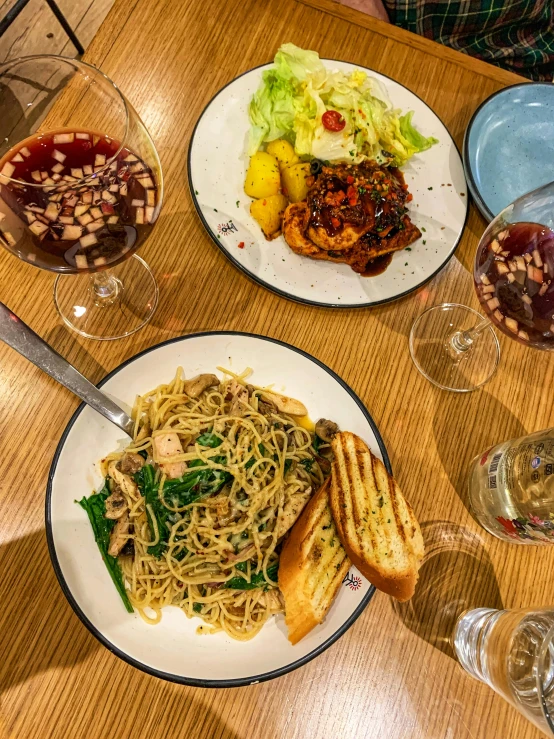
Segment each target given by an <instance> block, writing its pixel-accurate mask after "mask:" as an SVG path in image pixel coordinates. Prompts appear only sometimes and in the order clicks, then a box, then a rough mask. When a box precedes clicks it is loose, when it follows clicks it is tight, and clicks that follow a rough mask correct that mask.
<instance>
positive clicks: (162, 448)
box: [152, 431, 187, 479]
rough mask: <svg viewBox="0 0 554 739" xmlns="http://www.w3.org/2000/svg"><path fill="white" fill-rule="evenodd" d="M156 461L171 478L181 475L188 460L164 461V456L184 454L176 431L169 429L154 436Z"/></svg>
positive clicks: (153, 444) (153, 443) (153, 445)
mask: <svg viewBox="0 0 554 739" xmlns="http://www.w3.org/2000/svg"><path fill="white" fill-rule="evenodd" d="M152 448H153V450H154V461H155V462H157V463H158V464H159V465H160V467H161V469H162V470H163V471H164V472H165V474H166V475H167V476H168V477H170V478H171V479H175V478H177V477H181V475H183V473H184V471H185V470H186V468H187V465H186V462H164V461H163V460H164V458H168V457H174V456H175V455H177V454H183V446H182V444H181V439H179V436H178V434H177V433H176V432H175V431H167V432H166V433H164V434H159V435H158V436H154V437H153V438H152Z"/></svg>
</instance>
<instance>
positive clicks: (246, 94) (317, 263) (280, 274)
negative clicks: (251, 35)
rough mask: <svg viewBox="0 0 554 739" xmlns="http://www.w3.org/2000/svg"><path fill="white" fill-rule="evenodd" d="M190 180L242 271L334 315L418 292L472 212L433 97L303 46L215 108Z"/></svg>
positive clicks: (232, 89) (201, 208)
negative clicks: (341, 309)
mask: <svg viewBox="0 0 554 739" xmlns="http://www.w3.org/2000/svg"><path fill="white" fill-rule="evenodd" d="M188 175H189V185H190V190H191V194H192V198H193V201H194V204H195V206H196V209H197V211H198V214H199V216H200V218H201V220H202V222H203V224H204V226H205V228H206V230H207V232H208V234H209V235H210V236H211V238H212V239H213V241H214V242H215V243H216V245H217V246H218V247H219V248H220V249H221V250H222V251H223V253H224V254H225V256H226V257H228V258H229V259H230V260H231V261H232V262H233V264H234V265H235V266H236V267H238V268H239V269H240V270H242V271H243V272H244V273H245V274H247V275H248V276H249V277H251V278H252V279H254V280H255V281H256V282H258V283H259V284H261V285H263V286H264V287H266V288H268V289H270V290H273V291H274V292H276V293H278V294H279V295H282V296H283V297H287V298H290V299H292V300H296V301H299V302H303V303H308V304H312V305H320V306H327V307H360V306H371V305H377V304H379V303H386V302H388V301H391V300H395V299H397V298H399V297H402V296H403V295H406V294H408V293H410V292H412V291H414V290H416V289H417V288H418V287H420V286H421V285H423V284H424V283H425V282H427V281H428V280H430V279H431V278H432V277H433V276H434V275H435V274H437V272H439V271H440V270H441V269H442V268H443V267H444V265H445V264H446V263H447V262H448V260H449V259H450V258H451V257H452V255H453V253H454V251H455V249H456V246H457V244H458V242H459V240H460V238H461V235H462V231H463V228H464V225H465V221H466V218H467V212H468V198H467V188H466V181H465V176H464V170H463V165H462V161H461V158H460V155H459V152H458V150H457V148H456V145H455V143H454V141H453V139H452V137H451V135H450V133H449V132H448V130H447V128H446V127H445V126H444V124H443V123H442V122H441V121H440V119H439V118H438V117H437V115H436V114H435V113H434V112H433V111H432V110H431V108H429V106H428V105H426V104H425V103H424V102H423V100H421V99H420V98H419V97H418V96H417V95H415V94H414V93H413V92H411V91H410V90H408V89H407V88H406V87H404V86H403V85H401V84H400V83H398V82H396V81H394V80H392V79H390V78H388V77H386V76H385V75H382V74H379V73H377V72H374V71H372V70H369V69H364V68H361V67H359V66H356V65H353V64H350V63H347V62H342V61H337V60H328V59H319V57H318V55H317V54H316V53H315V52H310V51H304V50H302V49H298V48H297V47H295V46H294V45H293V44H284V45H283V46H282V47H281V49H280V50H279V52H278V53H277V55H276V57H275V62H274V63H273V64H266V65H263V66H261V67H257V68H256V69H252V70H250V71H249V72H246V73H245V74H243V75H241V76H240V77H238V78H237V79H235V80H233V81H232V82H230V83H229V84H228V85H227V86H226V87H224V88H223V89H222V90H220V91H219V92H218V93H217V94H216V95H215V97H214V98H213V99H212V100H211V101H210V102H209V103H208V105H207V106H206V108H205V110H204V112H203V113H202V115H201V117H200V119H199V120H198V123H197V124H196V127H195V129H194V132H193V135H192V138H191V143H190V149H189V158H188Z"/></svg>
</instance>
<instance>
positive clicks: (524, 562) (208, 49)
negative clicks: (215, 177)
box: [0, 0, 554, 739]
mask: <svg viewBox="0 0 554 739" xmlns="http://www.w3.org/2000/svg"><path fill="white" fill-rule="evenodd" d="M285 41H293V42H294V43H296V44H298V45H300V46H303V47H305V48H311V49H317V50H318V51H319V52H320V53H321V55H322V56H327V57H334V58H340V59H344V60H347V61H350V62H355V63H359V64H362V65H365V66H368V67H373V68H374V69H376V70H378V71H379V72H384V73H386V74H388V75H390V76H391V77H393V78H394V79H397V80H399V81H401V82H402V83H403V84H405V85H406V86H408V87H409V88H410V89H412V90H414V91H415V92H416V93H417V94H418V95H420V96H421V97H422V98H423V99H424V100H425V101H426V102H427V103H429V105H431V107H432V108H433V109H434V110H435V111H436V112H437V113H438V115H439V116H440V117H441V118H442V120H443V121H444V123H445V124H446V125H447V126H448V128H449V130H450V131H451V132H452V134H453V136H454V138H455V139H456V141H457V143H458V145H461V143H462V137H463V133H464V129H465V127H466V125H467V122H468V120H469V118H470V116H471V114H472V112H473V111H474V110H475V108H476V107H477V105H478V104H479V103H480V102H481V101H482V100H484V99H485V98H486V97H487V96H488V95H490V94H491V93H492V92H494V91H495V90H498V89H499V88H501V87H503V86H505V85H508V84H512V83H514V82H518V81H520V79H519V78H518V77H516V76H514V75H512V74H510V73H508V72H504V71H501V70H500V69H497V68H496V67H492V66H488V65H485V64H482V63H480V62H478V61H475V60H472V59H470V58H468V57H466V56H463V55H462V54H458V53H456V52H454V51H451V50H449V49H446V48H444V47H441V46H438V45H435V44H433V43H430V42H429V41H426V40H424V39H422V38H419V37H417V36H412V35H410V34H408V33H405V32H403V31H400V30H398V29H395V28H393V27H390V26H388V25H386V24H383V23H380V22H377V21H375V20H373V19H371V18H369V17H366V16H363V15H361V14H359V13H357V12H355V11H352V10H349V9H345V8H342V7H340V6H338V5H335V4H334V3H332V2H331V1H330V0H300V1H296V0H265V1H263V2H262V1H261V0H259V1H258V2H256V1H255V0H240V1H239V0H210V2H203V3H202V2H194V0H158V1H157V2H152V0H117V2H116V3H115V6H114V8H113V10H112V11H111V12H110V14H109V16H108V17H107V19H106V21H105V22H104V24H103V26H102V27H101V29H100V31H99V33H98V35H97V36H96V38H95V40H94V42H93V43H92V45H91V47H90V49H89V51H88V52H87V55H86V60H87V61H89V62H91V63H92V64H95V65H96V66H98V67H100V68H101V69H102V70H103V71H104V72H105V73H106V74H108V75H109V76H110V77H111V78H112V79H114V80H115V81H116V82H117V84H118V85H120V86H121V88H122V89H123V90H124V91H125V92H126V94H127V95H128V97H129V98H130V100H131V101H132V102H133V103H134V105H135V106H136V108H137V109H138V111H139V113H140V114H141V116H142V117H143V119H144V121H145V123H146V125H147V127H148V128H149V130H150V131H151V133H152V136H153V138H154V140H155V142H156V144H157V146H158V150H159V152H160V156H161V159H162V164H163V168H164V173H165V180H166V183H167V199H166V202H165V205H164V209H163V212H162V216H161V219H160V221H159V223H158V225H157V226H156V229H155V230H154V233H153V235H152V237H151V238H150V240H149V241H148V242H147V243H146V245H145V246H144V248H143V249H142V251H141V254H142V256H143V257H144V258H145V259H146V260H147V261H148V262H149V263H150V264H151V266H152V267H153V269H154V271H155V273H156V275H157V279H158V281H159V285H160V288H161V300H160V306H159V309H158V312H157V314H156V315H155V317H154V320H153V321H152V323H151V324H150V325H149V326H148V327H147V328H145V329H143V330H142V331H141V332H139V333H138V334H136V335H134V336H132V337H130V338H128V339H126V340H123V341H118V342H111V343H97V342H93V341H86V340H82V339H80V338H78V337H76V336H75V335H73V334H71V333H69V332H68V331H67V330H66V329H65V328H64V326H62V325H61V322H60V321H59V320H58V318H57V315H56V313H55V310H54V306H53V304H52V300H51V290H52V283H53V277H52V275H51V274H49V273H47V272H43V271H40V270H38V269H34V268H33V267H31V266H29V265H26V264H23V263H22V262H20V261H18V260H17V259H15V258H13V257H12V256H10V255H8V253H7V252H3V253H2V254H0V267H1V269H0V275H1V276H0V284H1V299H2V300H3V301H5V302H6V303H7V304H8V305H9V306H10V307H11V308H12V309H13V310H14V311H15V312H17V313H18V314H19V315H20V316H21V317H22V318H23V319H24V320H25V321H26V322H27V323H29V324H30V325H31V326H32V327H33V328H34V329H35V330H37V331H38V332H39V333H40V334H41V335H42V336H43V337H45V338H46V339H47V340H48V341H49V342H50V343H51V344H53V345H54V346H55V347H56V348H57V349H58V351H60V352H61V353H62V354H63V355H64V356H66V357H67V358H68V359H69V360H70V361H71V362H73V363H74V364H75V365H76V366H77V367H78V368H79V369H80V370H81V371H82V372H83V373H84V374H85V375H87V376H88V377H89V378H90V379H91V380H93V381H94V382H97V381H99V380H100V379H101V378H102V377H103V376H104V375H105V374H106V373H107V372H109V371H110V370H112V369H113V368H114V367H115V366H116V365H118V364H119V363H120V362H121V361H123V360H124V359H126V358H128V357H130V356H131V355H133V354H135V353H136V352H138V351H140V350H142V349H144V348H145V347H148V346H151V345H152V344H155V343H157V342H159V341H162V340H164V339H168V338H171V337H173V336H177V335H179V334H184V333H189V332H193V331H204V330H207V329H237V330H241V331H252V332H257V333H261V334H267V335H269V336H273V337H276V338H279V339H284V340H285V341H289V342H291V343H293V344H295V345H297V346H299V347H301V348H302V349H304V350H306V351H308V352H310V353H312V354H314V355H315V356H316V357H318V358H319V359H321V360H322V361H323V362H325V363H326V364H328V365H329V366H330V367H331V368H332V369H334V370H335V371H337V372H338V373H339V374H340V375H341V376H342V377H343V378H344V379H345V380H346V382H348V383H349V384H350V385H351V386H352V387H353V389H354V390H355V391H356V392H357V393H358V394H359V395H360V396H361V398H362V399H363V401H364V402H365V404H366V405H367V407H368V408H369V410H370V412H371V413H372V415H373V417H374V418H375V420H376V422H377V424H378V426H379V428H380V430H381V432H382V434H383V437H384V440H385V443H386V445H387V448H388V450H389V454H390V456H391V460H392V464H393V468H394V471H395V474H396V476H397V477H398V479H399V481H400V484H401V486H402V488H403V489H404V491H405V493H406V495H407V497H408V498H409V499H410V501H411V502H412V503H413V506H414V508H415V511H416V513H417V516H418V518H419V520H420V521H421V522H422V524H423V527H424V532H425V537H426V541H427V547H428V551H429V552H430V555H431V556H430V557H429V560H428V562H427V563H426V564H425V565H424V567H423V570H422V574H421V579H420V584H419V587H418V591H417V594H416V596H415V598H414V600H413V601H412V603H411V604H410V605H407V606H403V607H398V606H397V605H395V604H394V603H393V602H392V601H391V600H390V598H388V597H387V596H385V595H383V594H380V593H378V594H377V595H376V596H375V597H374V599H373V600H372V602H371V604H370V606H369V607H368V608H367V610H366V612H365V613H364V614H363V615H362V617H361V618H360V619H359V620H358V621H357V622H356V623H355V625H354V626H353V627H352V628H351V629H350V631H348V633H347V634H346V635H345V636H344V637H343V638H342V639H340V641H339V642H337V643H336V644H335V645H334V646H333V647H331V648H330V649H329V650H328V651H326V652H325V653H324V654H323V655H322V656H320V657H319V658H318V659H316V660H314V661H313V662H311V663H310V664H308V665H307V666H305V667H303V668H301V669H299V670H297V671H296V672H293V673H291V674H289V675H286V676H285V677H282V678H280V679H279V680H275V681H272V682H269V683H264V684H262V685H257V686H254V687H249V688H240V689H235V690H219V691H215V690H197V689H192V688H187V687H182V686H179V685H173V684H169V683H164V682H161V681H159V680H157V679H155V678H152V677H149V676H148V675H145V674H143V673H141V672H139V671H137V670H135V669H133V668H132V667H129V666H128V665H126V664H125V663H124V662H122V661H120V660H119V659H118V658H116V657H114V656H113V655H111V654H110V653H109V652H108V651H107V650H105V649H104V648H102V647H101V646H100V645H99V644H98V643H97V642H96V640H95V639H94V638H93V637H92V636H91V635H90V634H89V633H88V631H87V630H86V629H85V627H84V626H83V625H82V624H81V623H80V621H79V620H78V618H77V617H76V616H75V615H74V613H73V611H72V610H71V608H70V607H69V605H68V604H67V602H66V601H65V598H64V596H63V595H62V592H61V590H60V588H59V586H58V583H57V581H56V579H55V576H54V573H53V571H52V568H51V566H50V561H49V558H48V553H47V548H46V540H45V535H44V519H43V508H44V493H45V487H46V479H47V474H48V469H49V465H50V461H51V459H52V455H53V453H54V450H55V447H56V444H57V441H58V439H59V437H60V435H61V433H62V430H63V428H64V426H65V424H66V423H67V421H68V419H69V417H70V416H71V414H72V412H73V411H74V409H75V408H76V406H77V400H76V399H75V398H74V397H73V396H72V395H70V394H69V393H68V392H66V391H65V390H63V389H62V388H60V387H59V386H57V385H56V384H55V383H54V382H53V381H51V380H50V379H49V378H48V377H46V376H45V375H43V374H42V373H41V372H39V371H38V370H37V369H36V368H34V367H33V366H31V365H30V364H28V363H27V362H26V361H25V360H23V359H22V358H20V357H19V356H18V355H16V354H15V353H14V352H13V351H11V350H10V349H8V348H7V347H5V346H2V347H0V362H1V365H0V366H1V374H0V438H1V440H2V444H1V447H2V453H1V457H0V465H1V471H0V497H1V508H0V510H1V518H0V532H1V548H0V558H1V569H0V572H1V578H0V602H1V609H0V610H1V616H0V619H1V631H0V633H1V639H0V676H1V686H2V695H1V698H0V717H1V722H0V725H2V727H3V734H2V737H17V739H27V738H31V737H40V738H41V739H47V738H48V737H68V738H69V739H75V738H76V737H88V738H91V739H104V738H106V739H108V738H109V739H112V738H114V737H121V738H127V737H148V739H155V738H157V737H164V738H167V737H181V736H182V737H187V739H194V738H195V737H202V739H218V738H223V737H224V738H225V739H232V738H233V739H247V738H248V739H249V738H252V739H273V738H276V739H277V738H279V739H293V738H294V739H303V738H308V737H309V738H310V739H313V737H322V738H323V737H337V738H338V739H350V738H351V739H361V738H364V739H365V738H368V739H369V738H370V737H371V738H372V739H373V738H379V739H384V738H385V737H391V738H392V737H394V739H404V738H405V739H465V738H466V737H467V738H470V737H471V739H477V738H478V737H479V738H486V739H497V738H500V737H502V738H503V739H511V738H513V739H515V738H516V737H517V739H530V738H531V737H538V736H540V735H539V733H538V732H537V731H536V730H535V729H534V728H533V727H532V726H531V725H530V724H528V723H527V722H526V721H525V720H524V719H522V718H521V717H520V716H519V715H518V714H517V713H516V711H515V710H513V709H512V708H511V707H509V706H508V705H507V704H506V703H505V702H504V701H503V700H502V699H501V698H499V697H498V696H496V695H495V694H494V693H493V692H492V691H491V690H489V689H488V688H487V687H485V686H484V685H481V684H480V683H477V682H476V681H473V680H472V679H471V678H469V677H467V676H466V675H465V674H464V673H463V672H462V670H461V668H460V667H459V666H458V665H457V663H456V662H455V660H454V659H453V656H452V651H451V648H450V645H449V642H448V636H449V633H450V629H451V626H452V609H450V610H449V609H448V608H447V607H446V606H447V604H448V603H451V602H452V601H453V600H454V601H456V602H457V604H458V606H459V607H460V608H461V607H467V606H475V605H491V606H496V607H501V606H502V605H503V606H504V607H508V608H512V607H519V606H530V605H536V606H539V605H546V604H548V603H551V602H552V598H553V596H554V593H553V586H552V578H551V572H552V568H553V566H554V548H550V549H548V548H538V547H537V548H523V547H517V546H514V545H508V544H504V543H502V542H500V541H497V540H496V539H494V538H493V537H491V536H489V535H488V534H486V533H485V532H484V531H483V530H482V529H480V528H479V526H478V525H477V524H476V523H475V522H474V521H473V519H472V518H471V516H470V514H469V512H468V510H467V508H466V502H467V498H466V482H467V481H466V471H467V468H468V464H469V462H470V460H471V459H472V458H473V457H474V455H476V454H477V453H478V452H479V451H481V450H483V449H485V448H487V447H488V446H490V445H491V444H493V443H495V442H498V441H501V440H503V439H505V438H510V437H514V436H518V435H521V434H524V433H526V432H530V431H534V430H536V429H540V428H544V427H548V426H550V425H552V424H553V414H552V410H551V405H552V404H551V399H550V398H549V395H548V393H546V392H545V390H544V388H548V387H550V386H551V380H552V379H553V369H554V363H553V361H552V359H551V356H550V355H549V354H546V353H540V352H537V351H533V350H530V349H526V348H524V347H521V346H518V345H516V344H515V343H514V342H512V341H509V340H508V339H506V340H505V339H504V338H502V337H500V341H501V344H502V350H503V356H502V363H501V366H500V369H499V371H498V373H497V374H496V376H495V377H494V379H493V380H492V381H491V382H490V383H489V384H488V385H486V387H485V389H484V390H482V391H481V392H477V393H473V394H470V395H461V396H459V395H455V394H448V393H445V392H441V391H439V390H438V389H436V388H434V387H433V386H432V385H431V384H429V383H428V382H426V381H425V380H424V379H423V378H422V377H421V376H420V375H419V373H418V372H417V371H416V370H415V368H414V367H413V366H412V363H411V360H410V357H409V353H408V340H407V337H408V333H409V330H410V326H411V324H412V322H413V320H414V318H415V317H416V316H417V315H418V314H419V313H420V312H421V311H422V310H423V309H424V308H425V307H427V306H430V305H432V304H434V303H438V302H441V301H443V300H445V299H448V300H452V301H458V302H461V303H466V304H468V305H472V306H474V307H476V303H477V301H476V298H475V295H474V293H473V287H472V280H471V276H470V273H469V271H468V270H469V268H470V265H471V262H472V257H473V254H474V252H475V248H476V246H477V240H478V237H479V236H480V234H481V233H482V231H483V229H484V226H485V223H484V221H483V220H482V219H481V217H480V216H479V215H478V213H477V211H476V210H475V208H473V207H472V209H471V215H470V218H469V221H468V225H467V228H466V230H465V234H464V238H463V240H462V243H461V245H460V246H459V248H458V252H457V255H456V257H455V258H453V259H452V260H451V262H450V263H449V265H448V266H447V267H446V268H445V269H444V270H443V271H442V272H441V274H439V275H438V276H437V277H436V278H435V279H434V280H433V281H432V282H431V283H429V284H428V285H427V286H426V287H425V288H423V289H421V290H420V291H419V292H417V293H415V294H413V295H411V296H409V297H407V298H405V299H403V300H401V301H399V302H396V303H393V304H390V305H386V306H382V307H379V308H375V309H363V310H342V311H341V310H335V311H333V310H325V309H319V308H312V307H308V306H303V305H297V304H295V303H292V302H287V301H286V300H283V299H281V298H279V297H277V296H275V295H273V294H271V293H270V292H268V291H266V290H264V289H262V288H261V287H258V286H257V285H256V284H254V283H252V282H250V281H249V280H248V279H247V278H246V277H245V276H243V275H242V274H241V273H239V272H238V271H236V270H235V269H234V268H233V267H232V266H231V265H230V263H229V262H228V261H227V260H226V259H225V257H224V256H223V255H222V254H221V253H220V252H219V251H218V250H217V249H216V248H215V247H214V245H213V244H212V242H211V241H210V239H209V237H208V236H207V234H206V233H205V232H204V229H203V228H202V225H201V223H200V221H199V220H198V218H197V216H196V213H195V211H194V207H193V205H192V201H191V198H190V195H189V192H188V187H187V182H186V152H187V147H188V140H189V136H190V134H191V131H192V128H193V125H194V123H195V121H196V119H197V118H198V116H199V115H200V113H201V111H202V109H203V107H204V106H205V104H206V103H207V102H208V101H209V100H210V98H211V97H212V95H213V94H214V93H215V92H216V91H217V90H218V89H219V88H220V87H222V86H223V85H224V84H226V83H227V82H228V81H229V80H231V79H232V78H233V77H235V76H236V75H239V74H240V73H241V72H243V71H245V70H247V69H249V68H251V67H253V66H255V65H258V64H261V63H263V62H267V61H269V60H270V59H272V57H273V55H274V54H275V52H276V50H277V48H278V46H279V45H280V44H281V43H282V42H285ZM208 281H209V282H208ZM214 281H215V282H216V284H217V300H214V297H213V290H212V289H211V288H210V287H209V286H208V285H211V286H213V284H214Z"/></svg>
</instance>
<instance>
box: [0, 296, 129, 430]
mask: <svg viewBox="0 0 554 739" xmlns="http://www.w3.org/2000/svg"><path fill="white" fill-rule="evenodd" d="M0 340H2V341H4V342H5V343H6V344H8V346H11V348H12V349H15V351H16V352H19V354H21V355H22V356H24V357H25V358H26V359H28V360H29V361H30V362H32V363H33V364H35V365H36V366H37V367H39V369H41V370H42V371H43V372H46V374H47V375H50V377H52V378H53V379H54V380H56V382H59V383H60V385H63V386H64V387H66V388H67V389H68V390H71V392H72V393H74V394H75V395H77V396H78V397H79V398H81V400H84V401H85V403H86V404H87V405H90V406H91V408H94V410H95V411H98V413H100V415H102V416H104V417H105V418H107V419H108V421H111V422H112V423H115V425H116V426H119V428H120V429H121V430H122V431H124V432H125V433H126V434H128V435H129V436H132V434H133V427H134V421H133V420H132V419H131V418H130V417H129V416H128V415H127V414H126V413H125V411H124V410H122V409H121V408H120V407H119V406H118V405H117V404H116V403H114V402H113V400H110V398H108V396H107V395H104V393H103V392H102V391H101V390H98V388H97V387H95V386H94V385H93V384H92V382H89V381H88V380H87V378H86V377H83V375H82V374H81V373H80V372H78V371H77V370H76V369H75V367H73V365H71V364H69V362H68V361H67V360H66V359H64V358H63V357H62V356H61V355H60V354H58V352H57V351H55V350H54V349H53V348H52V347H51V346H50V345H49V344H47V343H46V341H44V340H43V339H41V338H40V336H38V334H35V332H34V331H33V330H32V329H30V328H29V326H27V324H26V323H23V321H22V320H21V319H20V318H18V317H17V316H16V315H15V313H12V312H11V310H10V309H9V308H7V307H6V306H5V305H4V303H0Z"/></svg>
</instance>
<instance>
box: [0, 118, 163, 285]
mask: <svg viewBox="0 0 554 739" xmlns="http://www.w3.org/2000/svg"><path fill="white" fill-rule="evenodd" d="M160 205H161V203H160V202H159V198H158V183H157V181H156V176H155V174H154V172H153V171H152V169H151V168H150V167H149V166H148V165H147V164H146V163H145V162H144V161H143V160H142V159H141V158H140V156H138V155H137V154H135V153H134V152H133V151H131V150H130V149H129V148H127V147H125V146H122V145H121V144H120V142H119V141H117V140H115V139H113V138H110V137H109V136H106V135H102V134H100V133H97V132H95V131H90V130H85V129H82V128H76V129H74V130H73V129H63V130H57V131H48V132H46V133H37V134H35V135H33V136H31V137H29V138H27V139H25V140H24V141H21V143H19V144H17V145H16V146H13V147H12V148H11V149H9V150H8V151H7V153H6V154H5V155H4V156H3V157H2V159H1V160H0V240H1V241H2V242H3V246H5V247H6V248H7V249H9V250H10V251H12V252H13V253H14V254H16V255H17V256H18V257H20V258H21V259H24V260H25V261H27V262H31V263H33V264H35V265H36V266H38V267H42V268H45V269H49V270H54V271H57V272H67V273H75V272H96V271H98V270H103V269H106V268H108V267H113V266H115V265H116V264H118V263H119V262H121V261H122V260H124V259H126V258H128V257H129V256H131V255H132V254H133V252H134V251H135V250H136V249H137V248H138V247H139V246H140V244H141V243H142V242H143V241H144V240H145V238H146V237H147V235H148V233H149V231H150V230H151V229H152V226H153V224H154V222H155V221H156V219H157V217H158V214H159V210H160Z"/></svg>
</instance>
